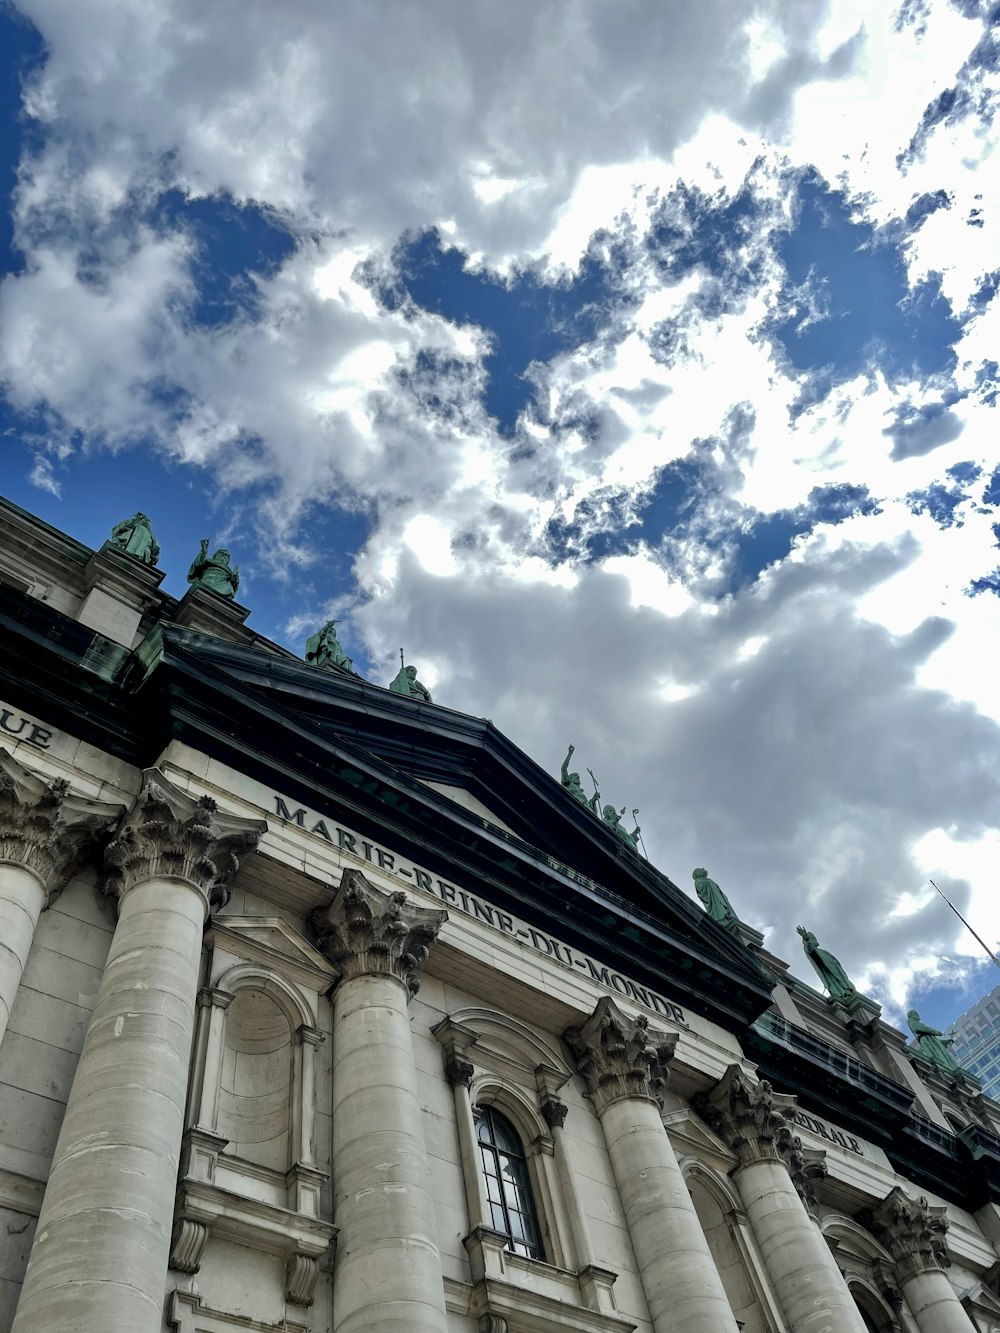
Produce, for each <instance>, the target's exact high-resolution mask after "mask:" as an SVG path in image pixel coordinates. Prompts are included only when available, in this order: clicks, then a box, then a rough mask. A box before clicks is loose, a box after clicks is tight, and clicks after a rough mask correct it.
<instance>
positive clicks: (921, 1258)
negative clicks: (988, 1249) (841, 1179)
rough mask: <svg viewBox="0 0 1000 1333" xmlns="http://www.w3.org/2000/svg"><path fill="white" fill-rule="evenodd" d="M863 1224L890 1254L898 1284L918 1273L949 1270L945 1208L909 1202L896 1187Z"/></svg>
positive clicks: (908, 1197)
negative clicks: (869, 1228) (868, 1226)
mask: <svg viewBox="0 0 1000 1333" xmlns="http://www.w3.org/2000/svg"><path fill="white" fill-rule="evenodd" d="M866 1221H867V1222H868V1224H869V1225H870V1227H871V1229H872V1231H873V1232H874V1234H875V1236H876V1237H877V1239H878V1240H880V1241H881V1242H882V1244H883V1245H884V1246H885V1248H886V1249H887V1250H888V1251H889V1253H890V1254H891V1255H892V1258H893V1261H894V1262H895V1265H896V1277H897V1279H898V1281H899V1282H900V1283H903V1282H905V1281H906V1280H907V1278H911V1277H916V1276H917V1274H918V1273H928V1272H931V1273H933V1272H937V1270H938V1269H941V1268H950V1267H951V1258H950V1256H949V1254H948V1242H947V1240H946V1239H945V1233H946V1232H947V1230H948V1218H947V1216H946V1211H945V1209H944V1208H939V1207H934V1208H932V1207H931V1205H930V1204H929V1203H928V1202H927V1200H926V1199H925V1198H923V1197H921V1198H919V1199H911V1198H910V1196H909V1195H908V1194H904V1193H903V1191H902V1190H901V1189H900V1188H899V1186H898V1185H897V1186H896V1187H895V1188H894V1189H892V1190H890V1192H889V1193H888V1194H887V1195H886V1196H885V1198H884V1199H883V1200H882V1202H881V1203H879V1204H876V1205H875V1207H874V1208H873V1209H872V1210H871V1213H870V1215H869V1216H868V1218H866Z"/></svg>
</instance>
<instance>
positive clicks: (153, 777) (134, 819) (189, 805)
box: [104, 768, 267, 910]
mask: <svg viewBox="0 0 1000 1333" xmlns="http://www.w3.org/2000/svg"><path fill="white" fill-rule="evenodd" d="M266 831H267V824H266V823H265V822H264V820H262V819H240V818H238V817H237V816H235V815H229V814H226V813H225V812H223V811H221V810H219V808H218V807H217V805H216V803H215V801H213V800H212V798H211V797H210V796H199V797H194V796H188V795H187V793H186V792H182V791H181V790H180V789H179V788H177V787H175V786H174V785H173V783H171V782H168V780H167V779H166V778H165V777H164V776H163V774H162V773H161V772H160V771H159V770H158V769H155V768H148V769H146V771H145V772H144V773H143V775H142V791H141V792H140V793H139V796H138V799H137V800H136V803H135V805H134V806H133V807H132V809H131V810H130V811H129V813H128V815H127V816H126V819H125V822H124V824H123V825H122V828H121V831H120V832H119V833H118V836H117V837H116V838H115V839H114V840H113V841H112V842H111V843H109V845H108V847H107V849H106V850H105V853H104V869H105V878H104V888H105V891H106V892H107V893H110V894H111V895H113V896H114V897H116V898H117V899H118V900H119V901H120V900H121V898H122V896H123V895H124V894H125V893H127V892H128V891H129V889H131V888H133V887H134V886H135V885H136V884H141V883H142V882H143V881H144V880H147V879H154V878H158V877H166V878H171V879H185V880H188V881H189V882H190V883H192V884H194V885H195V887H196V888H197V889H198V890H199V891H200V892H201V893H202V894H203V895H204V896H205V899H206V901H207V902H208V905H209V909H210V910H216V909H218V908H220V907H224V906H225V905H226V903H227V902H228V901H229V894H230V885H231V883H232V880H233V876H234V875H235V874H236V872H237V870H238V869H239V865H240V863H239V857H240V856H241V855H242V854H243V853H244V852H250V851H254V850H255V849H256V847H257V844H258V842H259V841H260V838H261V835H262V834H263V833H265V832H266Z"/></svg>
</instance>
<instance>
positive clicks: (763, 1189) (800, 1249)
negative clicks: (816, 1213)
mask: <svg viewBox="0 0 1000 1333" xmlns="http://www.w3.org/2000/svg"><path fill="white" fill-rule="evenodd" d="M733 1179H734V1180H735V1182H736V1187H737V1189H738V1190H739V1192H740V1198H741V1199H742V1200H743V1206H744V1208H745V1209H746V1212H747V1217H748V1218H749V1219H750V1225H751V1227H752V1228H753V1233H754V1235H755V1236H756V1238H757V1244H758V1246H759V1247H760V1251H761V1255H762V1257H763V1259H764V1266H765V1267H766V1269H767V1272H768V1275H769V1276H770V1278H771V1281H772V1282H773V1283H774V1288H775V1291H776V1292H777V1296H778V1301H779V1302H780V1304H781V1308H782V1310H783V1311H784V1314H785V1318H786V1319H787V1321H788V1326H789V1328H790V1329H791V1333H865V1325H864V1322H863V1320H862V1318H861V1315H860V1313H859V1311H858V1307H857V1305H856V1304H855V1302H854V1299H853V1297H852V1296H851V1293H850V1291H849V1290H848V1287H847V1283H846V1282H845V1281H844V1278H843V1275H842V1274H841V1272H840V1269H839V1268H838V1267H837V1263H836V1260H835V1259H834V1257H833V1255H832V1254H831V1252H830V1249H829V1246H828V1245H827V1243H826V1241H825V1240H824V1239H823V1237H822V1235H821V1234H820V1231H819V1228H818V1227H817V1226H816V1224H815V1222H813V1220H812V1218H811V1217H810V1216H809V1214H808V1213H807V1212H806V1209H805V1205H804V1204H803V1202H802V1200H801V1199H800V1198H799V1195H798V1193H797V1191H796V1189H795V1186H794V1184H793V1183H792V1180H791V1177H790V1176H789V1174H788V1170H787V1168H786V1166H785V1164H784V1162H782V1161H781V1160H780V1159H778V1158H774V1159H770V1158H769V1159H764V1158H758V1159H757V1160H756V1161H754V1162H750V1163H748V1164H747V1165H746V1166H741V1167H737V1169H736V1170H735V1171H734V1173H733Z"/></svg>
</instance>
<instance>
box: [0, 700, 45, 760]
mask: <svg viewBox="0 0 1000 1333" xmlns="http://www.w3.org/2000/svg"><path fill="white" fill-rule="evenodd" d="M0 733H2V735H4V736H13V737H14V738H15V739H16V740H19V741H26V742H27V743H28V744H29V745H34V746H35V747H36V748H37V749H39V750H47V749H48V748H49V745H50V743H51V741H52V732H51V731H50V730H49V729H48V728H47V727H42V726H39V724H38V723H37V722H32V720H31V718H30V717H24V716H23V715H22V714H21V713H16V712H15V711H14V710H13V709H12V708H6V707H4V705H3V704H0Z"/></svg>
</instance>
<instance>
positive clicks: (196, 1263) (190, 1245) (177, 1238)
mask: <svg viewBox="0 0 1000 1333" xmlns="http://www.w3.org/2000/svg"><path fill="white" fill-rule="evenodd" d="M207 1240H208V1227H206V1226H202V1224H201V1223H200V1222H189V1221H186V1220H185V1219H184V1218H178V1219H177V1221H176V1222H175V1223H174V1230H173V1234H172V1236H171V1237H170V1267H171V1268H173V1269H175V1270H176V1271H177V1272H178V1273H197V1271H198V1269H199V1268H200V1267H201V1256H202V1254H203V1253H204V1250H205V1242H206V1241H207Z"/></svg>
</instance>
